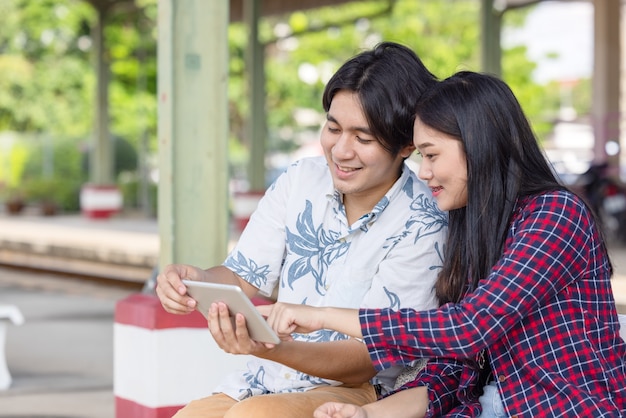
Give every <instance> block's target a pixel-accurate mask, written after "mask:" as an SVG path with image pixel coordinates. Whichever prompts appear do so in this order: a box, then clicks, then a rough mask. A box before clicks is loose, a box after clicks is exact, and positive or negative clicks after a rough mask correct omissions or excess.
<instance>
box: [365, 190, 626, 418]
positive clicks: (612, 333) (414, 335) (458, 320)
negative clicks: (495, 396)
mask: <svg viewBox="0 0 626 418" xmlns="http://www.w3.org/2000/svg"><path fill="white" fill-rule="evenodd" d="M360 320H361V329H362V332H363V336H364V341H365V342H366V343H367V346H368V349H369V351H370V356H371V358H372V361H373V363H374V365H375V366H376V367H377V368H379V369H382V368H386V367H389V366H390V365H392V364H397V363H406V362H409V361H411V360H413V359H415V358H418V357H430V358H432V360H431V361H430V362H429V365H428V366H427V368H426V369H425V370H424V371H423V372H422V373H421V374H420V375H419V376H418V377H417V379H416V380H415V381H414V382H412V383H410V384H409V386H422V385H427V386H428V387H429V398H430V405H429V415H430V416H441V415H448V416H458V417H474V416H478V415H479V414H480V406H479V403H478V396H480V394H481V393H482V385H483V384H484V381H485V379H484V377H485V375H486V374H487V373H489V371H491V373H492V376H493V378H494V379H495V381H496V382H497V384H498V387H499V393H500V396H501V398H502V402H503V404H504V407H505V409H506V411H507V414H508V415H510V416H516V417H538V416H541V417H572V416H584V417H594V418H597V417H618V416H626V364H625V363H626V344H625V343H624V341H623V340H622V339H621V338H620V336H619V322H618V316H617V311H616V307H615V300H614V298H613V293H612V290H611V283H610V272H609V264H608V256H607V254H606V252H605V251H604V250H603V248H602V246H601V239H600V237H599V235H598V232H597V229H596V228H595V226H594V225H593V221H592V220H591V219H590V216H589V213H588V211H587V209H586V208H585V206H584V205H583V204H582V203H581V201H580V200H579V199H578V198H577V197H575V196H574V195H572V194H571V193H569V192H565V191H556V192H551V193H546V194H543V195H539V196H534V197H531V198H527V199H525V200H524V201H522V202H520V203H519V204H518V207H517V210H516V212H515V214H514V216H513V219H512V223H511V226H510V229H509V235H508V237H507V241H506V244H505V248H504V254H503V255H502V258H501V259H500V261H499V262H498V263H497V264H496V265H495V266H494V267H493V269H492V271H491V274H490V275H489V276H488V277H486V278H485V279H483V280H481V281H480V282H479V284H478V287H477V289H476V290H475V291H473V292H471V293H468V294H467V295H466V297H465V298H464V299H463V300H462V301H461V302H460V303H458V304H447V305H444V306H443V307H441V308H440V309H438V310H431V311H421V312H420V311H414V310H410V309H403V310H401V311H392V310H389V309H378V310H369V309H368V310H365V309H363V310H361V311H360ZM482 365H485V366H486V367H484V368H483V369H481V367H480V366H482Z"/></svg>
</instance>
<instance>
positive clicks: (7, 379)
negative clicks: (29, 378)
mask: <svg viewBox="0 0 626 418" xmlns="http://www.w3.org/2000/svg"><path fill="white" fill-rule="evenodd" d="M9 322H10V323H12V324H13V325H22V324H23V323H24V316H23V315H22V312H20V310H19V309H18V308H17V306H13V305H1V304H0V390H6V389H8V388H9V386H11V373H9V368H8V367H7V360H6V355H5V353H4V347H5V342H6V334H7V326H8V325H9Z"/></svg>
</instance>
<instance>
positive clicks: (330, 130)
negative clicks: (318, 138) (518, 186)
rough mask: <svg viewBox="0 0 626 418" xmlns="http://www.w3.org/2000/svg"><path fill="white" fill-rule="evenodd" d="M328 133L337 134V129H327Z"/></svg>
mask: <svg viewBox="0 0 626 418" xmlns="http://www.w3.org/2000/svg"><path fill="white" fill-rule="evenodd" d="M328 132H330V133H333V134H336V133H337V132H339V128H334V127H332V126H329V127H328Z"/></svg>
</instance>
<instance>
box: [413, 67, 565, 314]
mask: <svg viewBox="0 0 626 418" xmlns="http://www.w3.org/2000/svg"><path fill="white" fill-rule="evenodd" d="M416 113H417V117H419V118H420V120H421V121H422V122H423V123H424V124H425V125H427V126H429V127H431V128H433V129H435V130H437V131H440V132H442V133H445V134H447V135H449V136H452V137H454V138H457V139H458V140H459V141H461V143H462V145H463V149H464V151H465V155H466V160H467V192H468V202H467V206H466V207H464V208H461V209H456V210H451V211H450V212H449V226H448V231H449V232H448V234H449V235H448V236H449V238H448V242H447V245H446V250H445V257H444V266H443V269H442V271H441V272H440V274H439V278H438V280H437V284H436V293H437V297H438V298H439V302H440V303H441V304H444V303H447V302H458V301H459V300H460V299H461V298H462V296H463V294H464V293H465V292H466V291H467V290H468V286H469V288H470V289H473V288H475V287H476V285H477V283H478V280H480V279H481V278H484V277H487V276H488V275H489V273H490V271H491V268H492V267H493V266H494V265H495V264H496V263H497V261H498V260H499V259H500V257H501V256H502V253H503V249H504V243H505V240H506V237H507V231H508V229H509V224H510V221H511V217H512V215H513V211H514V209H515V205H516V202H517V200H518V199H519V198H522V197H525V196H529V195H534V194H539V193H542V192H546V191H551V190H557V189H565V187H564V186H563V185H561V184H560V183H559V181H558V180H557V178H556V176H555V175H554V172H553V171H552V169H551V167H550V165H549V163H548V161H547V160H546V158H545V156H544V154H543V153H542V151H541V149H540V148H539V145H538V143H537V140H536V137H535V135H534V133H533V131H532V129H531V127H530V124H529V122H528V120H527V118H526V116H525V115H524V112H523V110H522V108H521V106H520V104H519V102H518V101H517V99H516V98H515V96H514V94H513V92H512V91H511V89H510V88H509V87H508V86H507V85H506V84H505V83H504V82H503V81H501V80H499V79H498V78H496V77H493V76H490V75H487V74H479V73H474V72H468V71H462V72H459V73H457V74H455V75H453V76H451V77H450V78H448V79H446V80H444V81H442V82H440V83H438V84H437V85H436V86H435V87H433V88H432V89H430V90H429V91H428V92H427V93H426V94H424V95H423V96H422V97H421V99H420V101H419V103H418V106H417V112H416Z"/></svg>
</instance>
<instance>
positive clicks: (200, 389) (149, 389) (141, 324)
mask: <svg viewBox="0 0 626 418" xmlns="http://www.w3.org/2000/svg"><path fill="white" fill-rule="evenodd" d="M113 333H114V334H113V341H114V343H113V346H114V347H113V349H114V353H113V354H114V356H113V374H114V377H113V392H114V394H115V417H116V418H170V417H171V416H172V415H174V413H175V412H176V411H178V410H179V409H180V408H181V407H183V406H184V405H186V404H188V403H189V402H190V401H192V400H194V399H198V398H202V397H205V396H209V395H210V394H211V393H212V391H213V389H214V388H215V386H217V384H218V383H219V382H220V381H221V380H222V378H223V376H224V375H226V374H227V373H230V372H232V371H234V370H237V369H242V368H243V367H244V366H245V363H246V362H247V360H248V356H236V355H231V354H227V353H225V352H224V351H222V350H221V349H220V348H219V347H218V346H217V344H216V343H215V341H214V340H213V337H212V336H211V334H210V332H209V330H208V329H207V322H206V319H205V318H204V317H203V316H202V315H201V314H200V313H199V312H197V311H196V312H193V313H191V314H189V315H173V314H169V313H167V312H165V310H164V309H163V307H162V306H161V304H160V302H159V300H158V298H157V297H156V296H153V295H149V294H142V293H138V294H133V295H131V296H129V297H127V298H125V299H123V300H121V301H119V302H118V303H117V305H116V307H115V324H114V330H113Z"/></svg>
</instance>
